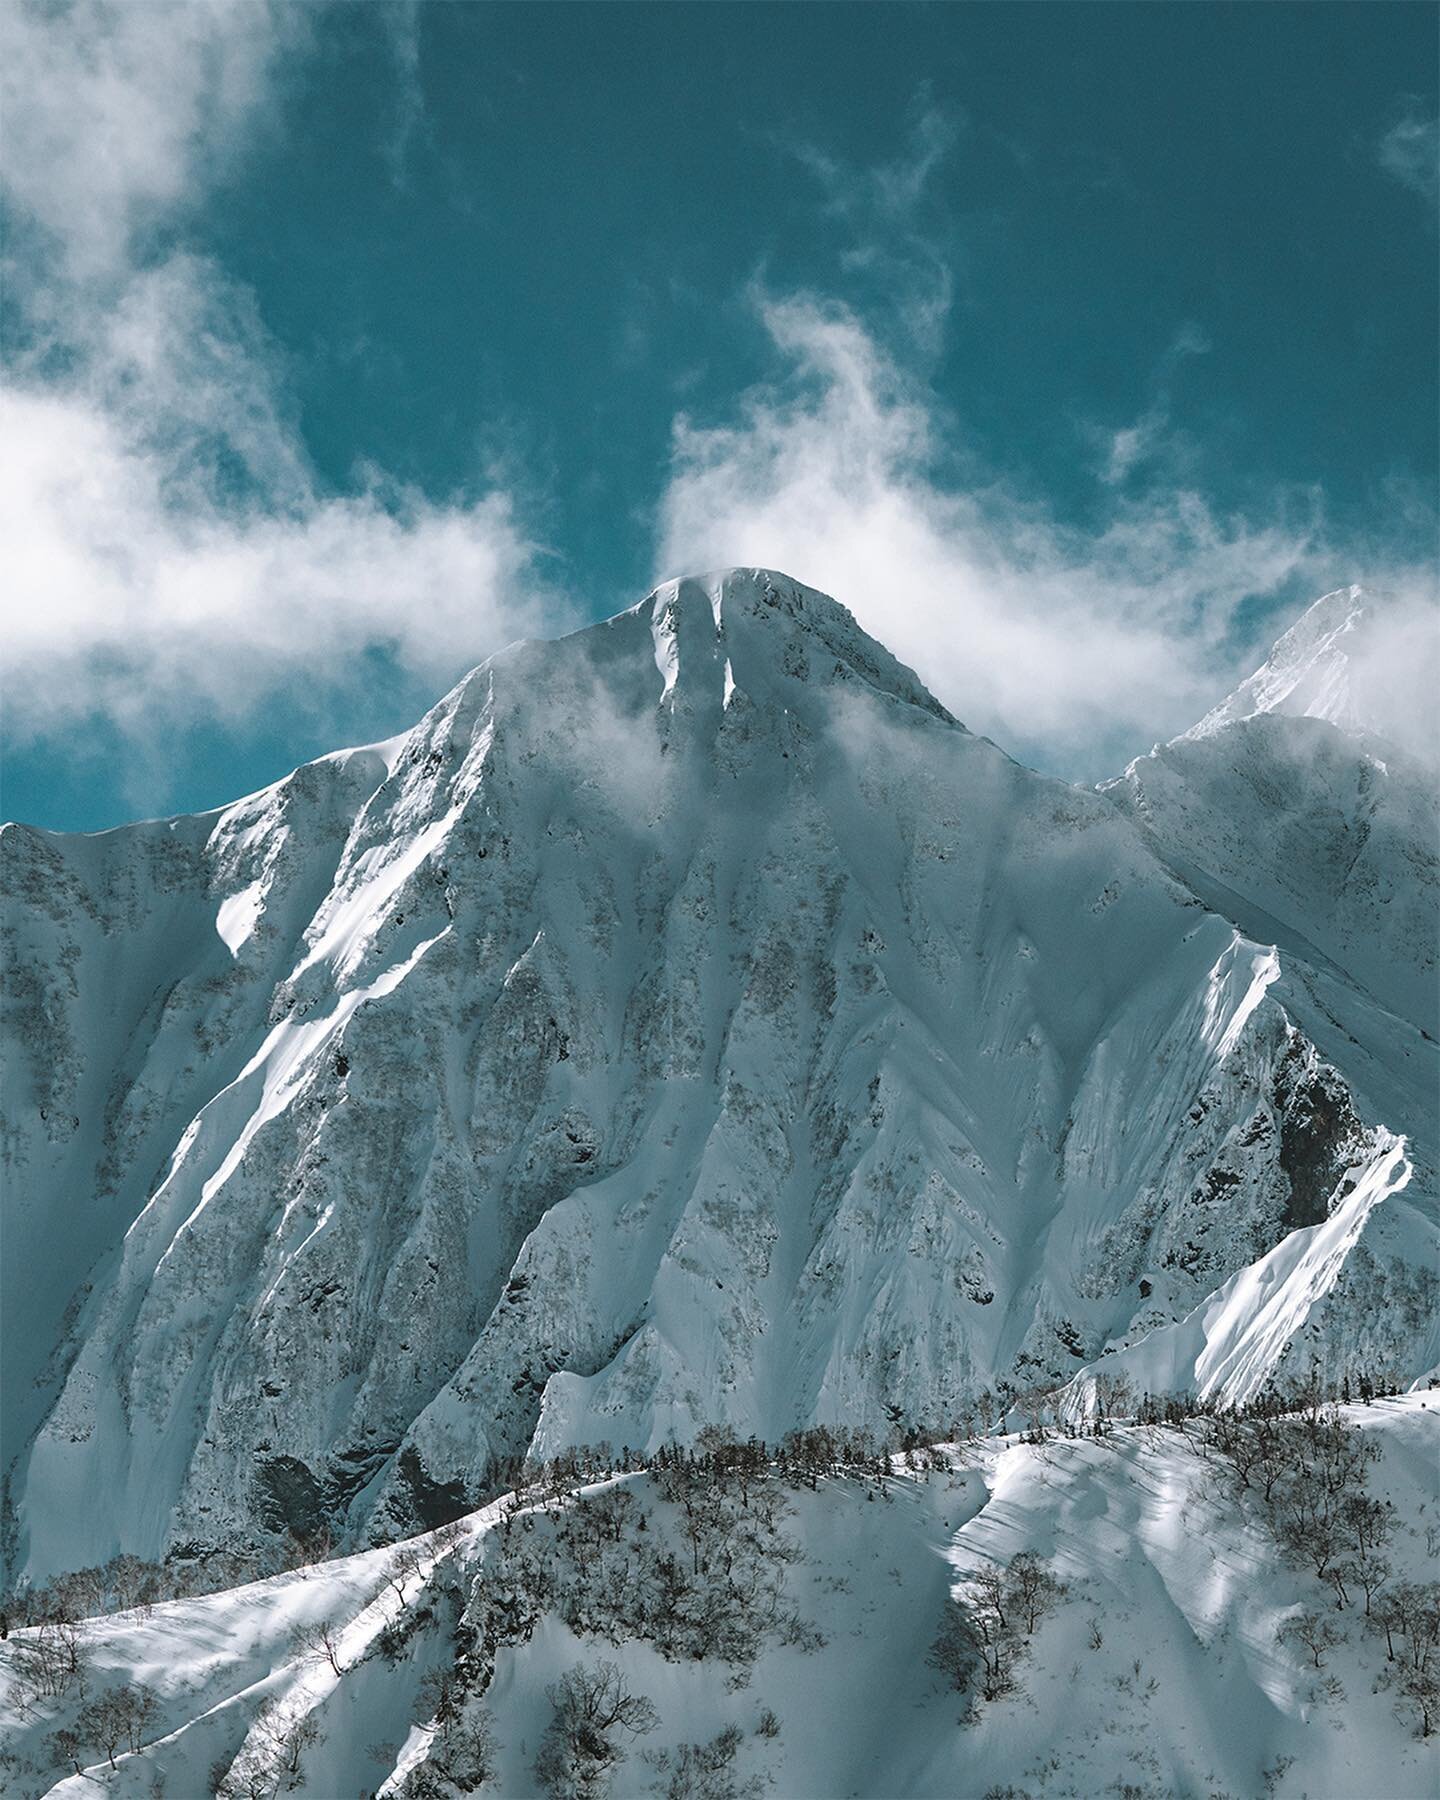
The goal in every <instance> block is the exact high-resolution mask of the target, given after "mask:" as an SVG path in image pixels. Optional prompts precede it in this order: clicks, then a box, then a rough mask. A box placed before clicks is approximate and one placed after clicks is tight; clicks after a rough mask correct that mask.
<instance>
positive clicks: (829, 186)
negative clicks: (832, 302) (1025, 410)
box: [778, 90, 967, 353]
mask: <svg viewBox="0 0 1440 1800" xmlns="http://www.w3.org/2000/svg"><path fill="white" fill-rule="evenodd" d="M966 129H967V121H966V119H965V115H964V114H963V113H962V112H961V111H959V109H957V108H955V107H944V106H938V105H936V104H935V103H934V102H933V101H932V99H931V97H930V95H929V93H928V92H927V91H924V90H922V91H921V92H920V93H919V94H918V95H917V96H916V98H915V102H914V104H913V106H912V108H911V117H910V122H909V125H908V127H907V129H906V132H905V138H904V143H903V145H902V147H901V149H900V150H899V152H898V153H897V154H896V155H895V156H894V157H892V158H890V159H888V160H886V161H883V162H880V163H877V164H874V165H872V166H869V167H866V166H860V165H856V164H853V163H850V162H847V161H846V160H844V159H843V158H841V157H839V156H837V155H835V154H834V153H833V152H831V151H828V150H825V149H823V148H821V147H820V146H819V145H817V144H815V143H813V142H811V141H809V140H808V139H781V140H778V142H779V147H780V148H781V149H782V150H783V151H785V152H788V153H789V154H790V155H792V156H793V157H795V158H796V160H798V161H799V163H800V164H801V166H802V167H803V168H805V169H806V170H808V172H809V173H810V175H811V176H812V178H813V179H814V180H815V182H816V183H817V185H818V187H819V189H820V191H821V194H822V196H823V211H824V213H825V214H826V215H827V216H828V217H829V218H831V219H832V220H834V221H835V222H836V224H837V225H838V226H839V227H840V229H841V231H842V233H843V236H844V247H843V249H842V250H841V253H840V268H841V270H842V272H843V273H844V274H845V275H847V276H852V277H859V278H860V279H861V280H864V281H867V282H868V285H869V288H870V290H871V292H872V294H873V297H874V299H875V301H876V303H877V306H878V307H879V308H881V309H885V308H893V310H894V311H895V312H896V314H897V315H898V317H899V321H900V325H901V329H902V332H903V334H904V336H905V337H906V338H907V339H908V340H909V342H910V343H911V344H912V345H913V346H914V347H915V348H917V349H919V350H921V351H922V352H926V353H933V352H934V351H936V350H937V349H938V348H939V345H940V340H941V337H942V334H943V332H944V327H945V321H946V319H947V317H948V315H949V312H950V308H951V305H952V303H953V299H954V291H955V282H954V271H953V266H952V262H953V254H954V246H953V244H952V243H951V241H950V240H951V235H952V234H951V231H950V228H949V225H948V222H947V221H946V220H945V217H944V208H943V206H942V205H940V204H939V202H938V199H937V187H938V183H937V181H936V177H937V176H938V175H939V174H940V172H941V171H942V170H943V168H944V166H945V164H946V163H947V161H948V160H949V158H950V157H951V155H952V153H953V151H954V149H955V147H956V145H957V144H958V142H959V141H960V139H961V137H962V136H963V134H964V132H965V130H966Z"/></svg>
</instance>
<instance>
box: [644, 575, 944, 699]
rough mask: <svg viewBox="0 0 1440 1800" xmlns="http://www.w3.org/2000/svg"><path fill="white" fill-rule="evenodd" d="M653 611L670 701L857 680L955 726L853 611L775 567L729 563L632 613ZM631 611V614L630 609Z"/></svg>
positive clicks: (656, 593)
mask: <svg viewBox="0 0 1440 1800" xmlns="http://www.w3.org/2000/svg"><path fill="white" fill-rule="evenodd" d="M631 613H632V614H633V615H639V616H642V617H647V618H648V619H649V622H650V628H651V634H652V637H653V640H654V647H655V661H656V665H657V666H658V668H659V669H660V672H661V674H662V676H663V677H664V682H665V688H664V693H665V697H666V698H670V697H672V696H674V695H675V694H676V693H678V692H680V691H681V690H682V688H691V689H692V690H693V688H694V686H695V685H696V684H697V682H698V683H701V684H705V685H707V686H708V685H711V684H715V683H719V684H720V685H721V691H722V693H723V698H724V701H725V703H726V704H728V703H729V701H730V698H731V696H732V694H733V693H734V692H736V691H737V690H738V691H740V692H743V693H744V694H745V695H746V696H747V697H748V698H749V699H751V700H753V701H756V702H760V701H763V700H765V699H780V698H782V696H784V695H785V694H787V693H793V691H794V687H795V684H797V683H803V684H808V685H820V686H825V685H829V684H830V683H831V682H832V681H836V680H839V681H853V680H854V679H855V678H857V677H858V678H859V680H860V681H862V682H863V683H864V684H865V685H866V686H867V687H869V688H871V689H873V690H875V691H876V692H878V693H881V694H885V695H888V696H890V697H891V698H894V699H898V700H901V701H904V702H905V703H907V704H909V705H912V706H917V707H919V708H921V710H923V711H925V712H928V713H931V714H932V715H933V716H934V717H936V718H938V719H943V720H945V721H946V722H948V723H953V722H954V721H953V720H952V718H951V715H950V714H949V713H948V712H947V711H946V709H945V708H944V707H943V706H942V705H941V704H940V702H939V701H938V700H937V699H936V698H935V697H934V695H933V694H931V693H930V692H929V690H928V689H927V688H926V687H925V685H924V683H923V682H922V681H921V680H920V678H919V676H918V675H916V674H915V672H914V670H913V669H909V668H907V667H906V666H905V664H904V663H902V662H900V661H899V660H898V659H897V658H896V657H894V656H892V655H891V654H890V652H889V651H888V650H887V649H886V648H885V646H884V645H883V644H882V643H880V642H879V641H878V640H877V639H875V638H873V637H871V636H870V634H869V633H868V632H866V631H864V630H863V629H862V628H861V627H860V626H859V625H858V624H857V623H856V621H855V618H854V615H853V614H852V613H851V612H850V611H849V609H848V608H846V607H844V606H842V605H841V604H840V602H839V601H838V600H834V599H832V598H831V597H830V595H828V594H823V593H821V592H820V591H819V590H818V589H816V588H811V587H806V586H805V584H804V583H803V582H799V581H796V580H795V579H794V578H793V577H792V576H789V575H785V574H782V573H781V572H780V571H779V570H776V569H759V568H729V569H718V570H712V571H710V572H708V573H706V574H701V575H688V576H681V577H679V578H677V579H674V580H670V581H665V582H662V583H661V584H660V585H659V586H658V587H657V588H655V589H653V590H652V592H651V593H650V594H648V595H647V596H646V598H645V599H644V600H642V601H641V602H640V604H639V606H638V607H634V608H632V609H631ZM622 616H627V615H622Z"/></svg>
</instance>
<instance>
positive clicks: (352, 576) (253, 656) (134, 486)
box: [0, 388, 531, 737]
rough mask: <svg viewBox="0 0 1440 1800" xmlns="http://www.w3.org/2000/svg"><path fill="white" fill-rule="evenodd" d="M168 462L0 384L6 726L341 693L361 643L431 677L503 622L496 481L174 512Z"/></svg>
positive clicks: (509, 561) (62, 396)
mask: <svg viewBox="0 0 1440 1800" xmlns="http://www.w3.org/2000/svg"><path fill="white" fill-rule="evenodd" d="M174 474H175V466H174V464H173V463H172V462H170V461H169V460H167V459H166V458H164V457H157V456H152V455H149V454H147V453H146V452H145V451H144V450H143V449H138V448H137V447H136V446H135V445H134V444H133V443H131V442H129V441H127V438H126V435H125V432H124V429H123V427H122V426H121V425H120V424H118V423H117V421H116V419H115V418H114V417H113V416H111V415H110V414H108V413H107V412H106V411H105V409H103V408H100V407H96V406H94V405H92V404H91V403H89V402H88V401H87V400H86V399H84V398H82V397H77V396H73V395H69V394H66V393H64V392H60V391H57V390H56V389H54V388H49V389H43V388H41V389H25V388H19V389H13V390H12V391H11V393H10V395H9V396H8V398H7V400H6V403H5V407H4V414H3V429H0V533H3V535H4V540H5V543H6V547H7V560H8V563H9V568H10V571H11V573H10V581H11V592H12V595H13V596H14V597H15V603H14V604H13V606H12V608H11V610H10V617H9V620H8V622H7V627H6V656H5V675H6V711H7V719H8V724H9V726H10V728H11V730H12V731H15V732H17V733H18V734H20V735H22V736H23V735H27V734H31V733H33V734H37V735H44V734H48V733H53V732H55V731H57V730H61V729H64V728H66V727H67V726H69V725H71V724H74V723H78V722H81V721H83V720H84V719H85V718H86V717H87V716H89V715H91V714H94V713H100V714H104V715H105V716H107V717H108V718H110V719H111V720H112V721H113V722H114V723H115V724H116V725H118V726H119V727H120V728H121V729H122V730H124V731H126V732H128V733H131V734H133V735H135V736H137V737H146V736H149V735H151V734H152V733H153V732H155V731H156V730H161V729H164V728H166V727H167V726H169V725H171V724H175V723H190V722H192V721H193V720H194V719H196V718H202V717H210V718H215V717H218V718H220V719H223V720H227V721H230V722H236V721H239V720H242V719H243V718H244V716H245V714H246V713H247V712H248V711H249V710H250V708H252V707H253V706H254V705H255V704H256V703H257V702H259V701H260V700H262V699H263V698H266V697H267V696H270V695H273V694H275V693H277V692H282V691H284V690H285V689H286V688H287V687H290V686H292V685H294V684H299V683H303V684H305V685H306V687H307V688H308V689H309V690H310V696H309V697H310V699H311V700H313V699H314V697H315V693H316V691H317V690H323V689H324V688H325V687H326V686H327V685H333V686H335V687H336V688H337V689H340V688H343V687H344V686H345V684H346V683H348V682H353V681H354V679H355V676H356V670H355V667H354V663H355V660H356V659H357V658H358V657H359V656H360V655H361V654H362V653H363V652H364V651H365V650H367V649H370V648H375V647H383V648H386V649H388V650H390V651H391V652H392V653H393V654H394V655H395V657H396V658H397V659H398V661H399V662H400V663H401V664H402V666H404V667H405V668H406V669H407V670H410V671H412V672H413V673H415V674H417V675H420V676H422V677H424V678H426V679H428V680H433V681H434V682H436V683H438V682H440V681H442V680H443V679H445V678H447V677H448V676H450V675H452V674H453V673H454V671H455V668H456V662H457V655H458V656H460V657H461V658H462V659H463V655H464V646H466V645H474V646H476V648H477V649H480V648H493V647H495V645H496V644H497V643H498V642H503V641H504V640H505V639H506V638H507V637H509V636H512V635H514V632H515V626H516V624H517V622H519V619H518V609H517V608H516V606H515V602H514V596H515V594H516V592H517V591H523V587H524V577H525V575H526V572H527V568H528V564H529V560H530V556H531V546H530V545H529V544H528V543H527V541H526V539H525V537H524V535H523V533H522V531H521V529H520V527H519V525H518V524H517V521H516V519H515V516H514V511H513V507H512V505H511V503H510V501H509V500H508V499H507V498H506V497H505V496H503V495H496V494H492V495H488V496H485V497H483V498H481V499H478V500H476V501H474V502H473V503H471V504H469V505H460V504H447V505H435V504H433V503H431V502H429V501H427V500H426V499H425V498H424V497H423V496H420V495H414V494H399V495H396V494H388V493H386V494H382V493H380V492H378V491H376V492H366V493H361V494H358V495H349V496H343V497H334V498H328V499H318V498H313V497H311V498H307V499H306V500H305V501H304V503H303V504H301V505H299V506H298V507H295V508H293V509H288V510H281V509H275V508H271V507H247V508H226V507H220V506H207V505H196V504H186V505H183V506H176V505H174V504H173V503H172V501H171V498H170V496H169V494H168V493H167V487H168V486H169V483H170V481H171V478H172V476H173V475H174Z"/></svg>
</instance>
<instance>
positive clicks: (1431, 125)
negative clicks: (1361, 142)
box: [1377, 102, 1440, 206]
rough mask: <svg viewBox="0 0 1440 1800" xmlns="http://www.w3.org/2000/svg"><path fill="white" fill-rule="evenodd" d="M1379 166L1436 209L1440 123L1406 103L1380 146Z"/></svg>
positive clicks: (1439, 183)
mask: <svg viewBox="0 0 1440 1800" xmlns="http://www.w3.org/2000/svg"><path fill="white" fill-rule="evenodd" d="M1377 155H1378V156H1379V159H1380V167H1381V168H1382V169H1384V171H1385V172H1386V174H1387V175H1393V176H1394V177H1395V179H1396V181H1398V182H1399V183H1400V184H1401V185H1402V186H1403V187H1407V188H1409V189H1410V190H1411V192H1412V193H1416V194H1418V195H1419V196H1420V198H1421V199H1422V200H1426V201H1428V202H1429V203H1430V205H1431V206H1433V205H1434V204H1435V202H1436V199H1437V198H1440V120H1437V119H1436V118H1435V117H1434V115H1433V114H1426V113H1423V112H1421V111H1420V110H1419V107H1418V106H1417V105H1416V104H1414V103H1413V102H1407V104H1406V105H1405V107H1404V109H1403V110H1402V111H1401V113H1400V116H1399V117H1398V118H1397V119H1396V121H1395V123H1394V124H1393V125H1392V126H1391V127H1390V129H1389V130H1388V131H1387V132H1386V133H1385V135H1384V136H1383V137H1382V138H1381V139H1380V142H1379V145H1378V147H1377Z"/></svg>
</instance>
